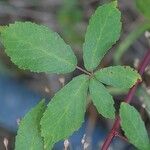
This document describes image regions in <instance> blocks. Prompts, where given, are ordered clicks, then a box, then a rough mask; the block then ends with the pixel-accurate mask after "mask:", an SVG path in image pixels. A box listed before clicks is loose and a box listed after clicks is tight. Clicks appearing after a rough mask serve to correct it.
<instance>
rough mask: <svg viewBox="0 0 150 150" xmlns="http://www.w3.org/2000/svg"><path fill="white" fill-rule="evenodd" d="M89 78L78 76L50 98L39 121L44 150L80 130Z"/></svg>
mask: <svg viewBox="0 0 150 150" xmlns="http://www.w3.org/2000/svg"><path fill="white" fill-rule="evenodd" d="M88 85H89V77H88V76H86V75H80V76H78V77H75V78H74V79H73V80H72V81H71V82H69V83H68V84H67V85H66V86H64V87H63V88H62V89H61V90H60V91H59V92H57V93H56V95H55V96H54V97H53V98H52V100H51V102H50V103H49V104H48V108H47V110H46V111H45V113H44V116H43V117H42V119H41V127H42V136H43V137H44V147H45V150H49V149H52V147H53V145H54V144H55V143H56V142H58V141H60V140H65V139H67V138H68V137H69V136H70V135H72V133H73V132H74V131H76V130H78V129H79V128H80V126H81V125H82V123H83V121H84V114H85V111H86V98H87V89H88Z"/></svg>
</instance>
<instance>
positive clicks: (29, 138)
mask: <svg viewBox="0 0 150 150" xmlns="http://www.w3.org/2000/svg"><path fill="white" fill-rule="evenodd" d="M45 107H46V106H45V103H44V100H42V101H41V102H40V103H39V104H38V105H37V106H36V107H34V108H33V109H32V110H31V111H29V112H28V113H27V114H26V115H25V117H24V118H23V119H22V120H21V122H20V125H19V130H18V133H17V136H16V143H15V150H43V149H44V142H43V139H42V137H41V133H40V120H41V118H42V115H43V112H44V111H45Z"/></svg>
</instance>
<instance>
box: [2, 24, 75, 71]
mask: <svg viewBox="0 0 150 150" xmlns="http://www.w3.org/2000/svg"><path fill="white" fill-rule="evenodd" d="M1 37H2V43H3V45H4V47H5V52H6V54H7V55H8V56H9V57H10V58H11V60H12V62H14V63H15V64H16V65H17V66H19V68H21V69H29V70H31V71H33V72H47V73H68V72H71V71H73V70H74V69H75V68H76V64H77V60H76V57H75V55H74V53H73V51H72V49H71V47H70V46H69V45H67V44H66V43H65V42H64V41H63V39H62V38H61V37H60V36H59V35H58V34H57V33H55V32H53V31H51V30H50V29H48V28H47V27H45V26H42V25H37V24H35V23H31V22H15V23H14V24H10V25H9V26H8V27H6V28H5V30H2V33H1Z"/></svg>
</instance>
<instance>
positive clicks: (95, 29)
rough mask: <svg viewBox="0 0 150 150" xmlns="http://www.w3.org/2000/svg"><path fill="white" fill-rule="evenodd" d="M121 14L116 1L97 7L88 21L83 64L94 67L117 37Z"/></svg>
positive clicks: (90, 68) (87, 67)
mask: <svg viewBox="0 0 150 150" xmlns="http://www.w3.org/2000/svg"><path fill="white" fill-rule="evenodd" d="M120 19H121V14H120V11H119V10H118V8H116V1H115V2H111V3H108V4H105V5H102V6H100V7H98V8H97V10H96V11H95V13H94V15H93V16H92V17H91V19H90V21H89V25H88V27H87V31H86V35H85V43H84V45H83V58H84V65H85V67H86V69H87V70H93V69H95V68H96V67H97V66H98V65H99V63H100V61H101V60H102V58H103V57H104V55H105V54H106V53H107V51H108V50H109V49H110V48H111V47H112V45H113V44H115V43H116V41H117V40H118V39H119V36H120V31H121V22H120Z"/></svg>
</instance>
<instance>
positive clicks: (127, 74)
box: [95, 66, 142, 89]
mask: <svg viewBox="0 0 150 150" xmlns="http://www.w3.org/2000/svg"><path fill="white" fill-rule="evenodd" d="M95 77H96V78H97V79H98V80H99V81H100V82H102V83H104V84H107V85H110V86H114V87H117V88H122V89H128V88H131V87H132V86H133V85H135V83H136V82H137V80H142V79H141V76H140V75H139V74H138V73H137V71H136V70H133V69H132V68H131V67H129V66H110V67H106V68H103V69H100V70H98V71H97V72H96V73H95Z"/></svg>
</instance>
